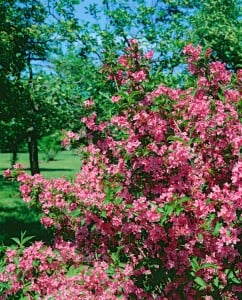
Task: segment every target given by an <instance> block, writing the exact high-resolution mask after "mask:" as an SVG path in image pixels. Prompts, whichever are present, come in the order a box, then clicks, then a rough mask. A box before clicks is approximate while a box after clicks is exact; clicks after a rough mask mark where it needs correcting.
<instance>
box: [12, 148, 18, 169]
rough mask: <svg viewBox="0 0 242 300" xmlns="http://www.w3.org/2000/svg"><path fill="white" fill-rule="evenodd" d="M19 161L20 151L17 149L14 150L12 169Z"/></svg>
mask: <svg viewBox="0 0 242 300" xmlns="http://www.w3.org/2000/svg"><path fill="white" fill-rule="evenodd" d="M17 159H18V151H17V149H13V152H12V158H11V167H12V168H13V166H14V165H15V164H16V162H17Z"/></svg>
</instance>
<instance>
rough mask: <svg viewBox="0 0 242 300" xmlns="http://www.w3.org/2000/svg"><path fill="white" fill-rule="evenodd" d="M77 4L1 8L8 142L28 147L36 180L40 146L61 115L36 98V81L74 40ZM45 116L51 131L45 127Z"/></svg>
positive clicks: (8, 4) (38, 95) (34, 3)
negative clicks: (49, 62) (74, 9)
mask: <svg viewBox="0 0 242 300" xmlns="http://www.w3.org/2000/svg"><path fill="white" fill-rule="evenodd" d="M75 3H77V1H71V0H70V1H69V0H67V1H54V0H53V1H47V2H46V3H45V2H43V1H38V0H32V1H27V2H26V1H21V0H19V1H12V0H9V1H1V2H0V10H1V15H0V18H1V25H0V26H1V27H0V34H1V42H0V47H1V49H2V50H3V51H2V55H1V60H0V65H1V75H0V76H1V85H2V86H1V87H2V89H1V90H2V91H3V92H2V93H1V95H0V98H1V100H0V101H1V120H2V122H1V125H2V126H4V128H3V129H5V130H4V131H3V135H4V133H5V134H6V135H5V137H6V136H8V137H6V138H7V139H8V140H9V138H10V137H9V134H10V133H11V134H10V136H11V139H12V140H14V141H15V142H16V144H17V145H20V144H21V142H22V143H23V142H25V141H26V140H27V141H28V148H29V154H30V167H31V173H32V174H35V173H39V165H38V147H37V140H38V138H40V137H41V136H42V135H44V134H46V132H48V131H49V130H50V128H52V129H53V128H56V124H57V123H56V120H55V119H56V116H57V115H59V109H58V110H57V109H56V108H55V105H54V103H53V102H52V103H50V102H45V99H44V98H41V93H37V92H36V90H38V87H36V84H38V80H37V79H36V78H37V76H38V74H39V72H40V70H41V69H42V70H46V67H47V65H46V62H47V61H48V60H49V59H50V58H51V56H53V55H54V54H55V53H57V52H58V51H59V49H61V48H63V47H64V46H63V43H67V42H68V41H70V40H72V39H73V36H72V35H73V31H74V27H75V24H76V19H75V18H74V14H73V5H74V4H75ZM50 86H51V85H50ZM9 87H10V88H9ZM50 106H51V107H50ZM50 112H51V114H50ZM46 115H48V116H49V118H48V126H47V125H46V124H47V122H43V120H44V118H45V116H46ZM54 116H55V117H54ZM43 123H45V126H42V125H43ZM6 128H8V129H9V130H8V132H6ZM43 128H44V130H43ZM17 136H18V137H19V139H18V140H16V137H17ZM6 138H5V139H6ZM11 150H14V151H15V152H16V151H17V149H16V150H15V149H11Z"/></svg>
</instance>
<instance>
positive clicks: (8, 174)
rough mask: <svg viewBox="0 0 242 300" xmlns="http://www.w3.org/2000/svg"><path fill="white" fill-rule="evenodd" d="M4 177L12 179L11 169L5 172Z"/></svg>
mask: <svg viewBox="0 0 242 300" xmlns="http://www.w3.org/2000/svg"><path fill="white" fill-rule="evenodd" d="M3 176H4V177H11V176H12V171H11V170H10V169H7V170H5V171H4V172H3Z"/></svg>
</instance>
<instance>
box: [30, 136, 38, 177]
mask: <svg viewBox="0 0 242 300" xmlns="http://www.w3.org/2000/svg"><path fill="white" fill-rule="evenodd" d="M28 147H29V162H30V170H31V175H34V174H39V173H40V169H39V159H38V143H37V138H36V135H35V134H34V132H30V133H29V138H28Z"/></svg>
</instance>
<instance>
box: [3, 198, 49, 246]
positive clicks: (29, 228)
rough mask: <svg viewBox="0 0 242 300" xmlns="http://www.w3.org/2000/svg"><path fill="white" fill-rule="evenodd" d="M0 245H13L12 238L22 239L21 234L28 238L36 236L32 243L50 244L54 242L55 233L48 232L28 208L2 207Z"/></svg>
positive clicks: (22, 206)
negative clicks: (24, 233) (23, 233)
mask: <svg viewBox="0 0 242 300" xmlns="http://www.w3.org/2000/svg"><path fill="white" fill-rule="evenodd" d="M0 216H1V217H0V243H3V244H4V245H11V244H13V240H12V239H11V238H12V237H17V238H19V237H20V234H21V232H26V236H34V238H33V239H32V240H31V242H32V241H43V242H45V243H46V244H50V243H51V242H52V240H53V232H52V231H51V230H47V229H45V228H44V226H43V225H42V224H41V223H40V221H39V216H38V214H37V213H36V212H35V211H32V210H30V209H29V208H28V207H27V206H25V205H24V203H23V204H22V205H19V206H17V207H3V206H2V205H1V207H0Z"/></svg>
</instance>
